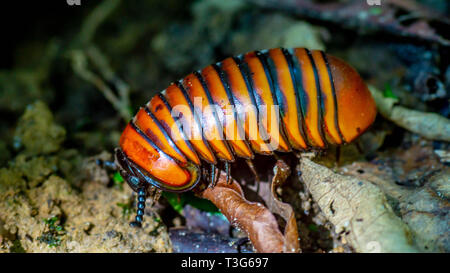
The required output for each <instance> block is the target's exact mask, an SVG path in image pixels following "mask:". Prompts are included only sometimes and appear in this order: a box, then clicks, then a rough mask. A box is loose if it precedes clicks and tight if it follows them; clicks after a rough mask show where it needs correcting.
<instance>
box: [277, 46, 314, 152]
mask: <svg viewBox="0 0 450 273" xmlns="http://www.w3.org/2000/svg"><path fill="white" fill-rule="evenodd" d="M269 56H270V58H271V59H272V60H273V62H274V64H275V67H276V71H277V84H278V87H279V89H280V91H281V94H282V95H283V103H284V107H283V108H284V109H283V110H284V116H281V117H280V118H281V119H282V121H283V124H284V128H285V129H286V137H287V138H288V140H289V142H290V144H291V146H292V147H294V148H295V149H298V150H299V149H306V148H307V144H306V141H305V139H303V137H302V134H301V132H300V128H299V126H301V120H299V113H298V111H299V110H300V106H299V105H297V104H298V100H297V96H296V94H295V89H294V82H293V79H292V75H291V71H290V70H289V66H288V63H287V61H286V58H285V56H284V54H283V52H282V51H281V49H279V48H277V49H271V50H270V51H269Z"/></svg>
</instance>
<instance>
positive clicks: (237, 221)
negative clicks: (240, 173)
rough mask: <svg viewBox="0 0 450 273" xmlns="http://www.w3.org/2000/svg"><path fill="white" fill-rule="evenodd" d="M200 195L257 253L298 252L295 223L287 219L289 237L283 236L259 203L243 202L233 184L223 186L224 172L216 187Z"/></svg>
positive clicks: (236, 185) (244, 200)
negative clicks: (247, 238) (249, 242)
mask: <svg viewBox="0 0 450 273" xmlns="http://www.w3.org/2000/svg"><path fill="white" fill-rule="evenodd" d="M200 195H201V197H203V198H206V199H208V200H210V201H211V202H213V203H214V205H216V206H217V207H218V208H219V209H220V211H221V212H222V213H223V214H224V215H225V217H227V219H228V220H229V221H230V223H231V224H233V225H236V226H237V227H238V228H240V229H241V230H243V231H245V232H246V233H247V234H248V237H249V239H250V241H251V242H252V244H253V246H254V248H255V249H256V251H257V252H298V249H299V247H298V236H295V234H296V232H297V226H296V222H295V220H294V221H292V220H290V218H288V220H287V223H286V229H285V231H287V232H288V234H285V235H283V234H282V233H281V231H280V230H279V228H278V223H277V220H276V218H275V216H274V215H273V214H272V213H271V212H270V211H269V209H267V208H266V207H264V206H263V205H262V204H260V203H256V202H250V201H248V200H246V199H245V197H244V193H243V191H242V188H241V186H240V185H239V184H238V183H237V182H236V181H235V180H232V182H231V183H230V184H227V183H226V174H225V173H224V172H221V173H220V177H219V180H218V182H217V185H216V186H215V187H208V188H207V189H205V190H204V191H203V192H201V193H200ZM278 202H279V203H282V202H280V201H278ZM285 205H287V204H285ZM291 210H292V209H291ZM280 211H283V209H280ZM283 214H285V213H283ZM281 216H282V217H283V215H281ZM292 217H293V216H292ZM293 230H295V234H294V232H293ZM294 237H295V238H294Z"/></svg>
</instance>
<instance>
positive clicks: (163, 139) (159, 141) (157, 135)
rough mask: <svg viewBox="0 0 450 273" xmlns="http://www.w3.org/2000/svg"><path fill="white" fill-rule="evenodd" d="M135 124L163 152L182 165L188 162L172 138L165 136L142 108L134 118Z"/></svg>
mask: <svg viewBox="0 0 450 273" xmlns="http://www.w3.org/2000/svg"><path fill="white" fill-rule="evenodd" d="M133 122H134V124H136V125H137V127H139V129H141V131H142V132H144V134H146V135H147V136H148V137H149V138H150V140H151V141H152V142H153V143H154V144H155V145H156V146H158V147H159V148H160V149H161V150H162V151H163V152H165V153H166V154H168V155H169V156H171V157H174V158H176V159H177V160H178V161H180V162H181V163H186V162H187V161H186V158H185V157H184V155H183V154H182V153H181V152H180V151H179V150H178V149H177V148H176V146H175V143H173V142H172V140H171V138H168V137H167V134H164V132H163V131H162V130H161V128H160V127H159V126H158V125H157V124H156V123H155V121H154V120H153V119H152V118H151V117H150V116H149V114H148V113H147V112H146V111H145V109H144V108H141V109H140V110H139V112H138V113H137V114H136V116H135V117H134V120H133ZM174 147H175V148H174Z"/></svg>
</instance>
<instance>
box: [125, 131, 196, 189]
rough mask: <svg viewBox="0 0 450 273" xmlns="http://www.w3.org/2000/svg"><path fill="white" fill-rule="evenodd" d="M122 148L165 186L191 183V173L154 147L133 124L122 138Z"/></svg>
mask: <svg viewBox="0 0 450 273" xmlns="http://www.w3.org/2000/svg"><path fill="white" fill-rule="evenodd" d="M120 147H121V148H122V150H123V152H124V153H125V154H126V155H127V156H128V158H129V159H131V160H132V161H133V162H134V163H136V164H137V165H139V166H140V167H141V168H143V169H144V170H146V171H147V172H148V173H150V174H151V175H152V176H154V177H155V178H156V179H158V180H159V181H162V182H163V183H164V184H167V185H169V186H173V187H182V186H184V185H186V184H188V183H189V182H191V175H190V173H189V171H187V170H185V169H183V168H181V166H180V165H179V164H178V163H177V162H176V161H175V160H173V159H172V158H171V157H170V156H168V155H167V154H165V153H164V152H162V151H158V150H157V149H156V148H155V147H153V146H152V145H151V144H150V143H149V142H148V141H147V140H146V139H145V138H144V137H142V135H141V134H139V133H138V132H137V131H136V130H135V129H134V128H133V127H132V126H131V124H128V125H127V127H126V128H125V130H124V131H123V133H122V136H121V137H120Z"/></svg>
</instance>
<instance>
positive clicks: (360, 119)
mask: <svg viewBox="0 0 450 273" xmlns="http://www.w3.org/2000/svg"><path fill="white" fill-rule="evenodd" d="M326 56H327V59H328V63H329V65H330V69H331V74H332V77H333V81H334V86H335V90H336V99H337V108H338V122H339V128H340V130H341V133H342V135H343V137H344V140H345V141H346V142H350V141H352V140H354V139H355V138H356V137H358V136H359V135H361V134H362V133H363V132H364V131H365V130H367V128H368V127H369V126H370V125H371V124H372V123H373V121H374V120H375V117H376V114H377V111H376V105H375V101H374V100H373V98H372V95H371V94H370V91H369V89H368V88H367V86H366V84H365V83H364V82H363V80H362V79H361V77H360V76H359V74H358V72H356V70H355V69H353V68H352V67H351V66H350V65H348V64H347V63H345V62H344V61H342V60H340V59H338V58H336V57H333V56H331V55H326Z"/></svg>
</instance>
